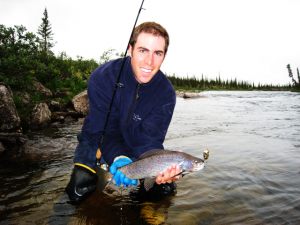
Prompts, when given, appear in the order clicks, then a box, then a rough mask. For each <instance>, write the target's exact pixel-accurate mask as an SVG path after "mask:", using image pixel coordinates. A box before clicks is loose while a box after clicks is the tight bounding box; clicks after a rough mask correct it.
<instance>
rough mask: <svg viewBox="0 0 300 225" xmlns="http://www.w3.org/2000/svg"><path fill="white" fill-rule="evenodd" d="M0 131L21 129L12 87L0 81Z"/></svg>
mask: <svg viewBox="0 0 300 225" xmlns="http://www.w3.org/2000/svg"><path fill="white" fill-rule="evenodd" d="M0 115H1V116H0V131H16V130H18V129H20V123H21V120H20V117H19V115H18V112H17V110H16V106H15V103H14V101H13V94H12V91H11V89H10V88H9V87H8V86H6V85H5V84H4V83H0Z"/></svg>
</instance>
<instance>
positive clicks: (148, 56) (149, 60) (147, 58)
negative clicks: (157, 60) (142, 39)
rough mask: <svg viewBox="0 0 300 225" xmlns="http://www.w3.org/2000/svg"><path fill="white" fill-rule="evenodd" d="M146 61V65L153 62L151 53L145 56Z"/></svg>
mask: <svg viewBox="0 0 300 225" xmlns="http://www.w3.org/2000/svg"><path fill="white" fill-rule="evenodd" d="M146 63H147V65H152V63H153V54H151V53H149V54H148V55H147V57H146Z"/></svg>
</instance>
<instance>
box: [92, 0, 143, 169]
mask: <svg viewBox="0 0 300 225" xmlns="http://www.w3.org/2000/svg"><path fill="white" fill-rule="evenodd" d="M143 4H144V0H142V3H141V6H140V8H139V10H138V14H137V16H136V18H135V22H134V25H133V28H132V30H131V34H130V37H129V40H128V43H127V46H126V50H125V54H124V56H123V59H122V64H121V67H120V70H119V73H118V76H117V80H116V85H115V88H114V91H113V94H112V98H111V101H110V104H109V108H108V112H107V114H106V118H105V123H104V128H103V132H102V135H101V137H100V141H99V143H98V149H97V153H96V159H97V165H100V158H101V148H100V147H101V145H102V144H103V141H104V136H105V133H106V129H107V125H108V119H109V117H110V113H111V109H112V105H113V102H114V99H115V95H116V93H117V89H118V88H122V87H123V86H124V85H123V84H122V83H120V79H121V74H122V72H123V68H124V65H125V61H126V57H127V50H128V48H129V45H130V40H131V38H132V35H133V32H134V29H135V26H136V23H137V21H138V19H139V16H140V13H141V11H142V9H143Z"/></svg>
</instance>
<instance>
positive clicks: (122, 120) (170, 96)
mask: <svg viewBox="0 0 300 225" xmlns="http://www.w3.org/2000/svg"><path fill="white" fill-rule="evenodd" d="M168 46H169V35H168V33H167V31H166V30H165V29H164V28H163V27H162V26H161V25H160V24H157V23H155V22H145V23H142V24H140V25H139V26H137V27H136V28H135V30H134V32H133V35H132V37H131V40H130V46H129V49H128V52H129V54H130V56H128V57H126V58H123V59H117V60H113V61H110V62H108V63H106V64H104V65H101V66H100V67H99V68H97V69H96V70H95V71H94V72H93V73H92V75H91V77H90V80H89V84H88V96H89V114H88V115H87V117H86V119H85V121H84V124H83V127H82V130H81V133H80V134H79V135H78V140H79V143H78V145H77V148H76V150H75V157H74V163H75V164H74V168H73V172H72V175H71V179H70V182H69V184H68V186H67V188H66V192H67V194H68V195H69V198H70V200H71V201H72V202H73V203H77V202H79V201H81V200H83V199H85V198H86V197H87V196H88V195H89V194H90V193H92V192H93V191H94V190H95V189H96V183H97V175H96V172H95V168H96V151H97V148H98V146H99V143H100V142H99V139H100V137H101V135H102V134H103V132H104V127H105V121H106V119H107V118H106V117H107V114H108V111H109V109H110V104H111V102H112V107H111V111H110V116H109V119H108V123H107V127H106V130H105V135H104V139H103V141H102V142H101V146H100V148H101V153H102V156H101V161H102V163H106V164H108V165H109V166H110V172H111V173H112V174H113V179H114V182H115V183H116V184H117V185H124V186H129V185H136V184H137V181H136V180H130V179H128V178H126V177H125V175H124V174H122V173H121V172H120V171H119V170H118V168H119V167H121V166H124V165H126V164H128V163H131V162H132V161H134V160H136V159H138V158H139V157H140V156H141V155H142V154H144V153H146V152H147V151H149V150H152V149H163V148H164V147H163V142H164V139H165V136H166V133H167V130H168V127H169V124H170V122H171V118H172V115H173V111H174V107H175V102H176V95H175V91H174V88H173V86H172V85H171V83H170V82H169V80H168V79H167V78H166V76H165V75H164V74H163V73H162V72H161V71H160V67H161V64H162V63H163V61H164V59H165V56H166V53H167V50H168ZM123 60H125V61H123ZM123 63H124V67H123V68H122V73H121V74H120V82H119V84H118V85H117V84H116V83H117V76H118V74H119V72H120V70H121V67H122V64H123ZM116 85H117V86H118V88H117V90H116V94H115V97H114V99H112V96H113V92H114V89H115V87H116ZM179 173H180V169H179V166H178V165H174V166H172V167H170V168H168V169H167V170H166V171H161V173H160V174H157V178H156V186H155V187H154V189H155V190H161V191H162V192H163V193H164V194H165V195H168V194H171V193H174V191H175V184H174V181H175V180H177V179H178V176H176V175H177V174H179Z"/></svg>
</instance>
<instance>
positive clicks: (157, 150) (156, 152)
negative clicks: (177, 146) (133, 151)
mask: <svg viewBox="0 0 300 225" xmlns="http://www.w3.org/2000/svg"><path fill="white" fill-rule="evenodd" d="M161 151H166V150H164V149H152V150H149V151H147V152H145V153H143V154H142V155H140V157H139V159H144V158H147V157H149V156H152V155H156V154H159V153H160V152H161Z"/></svg>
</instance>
